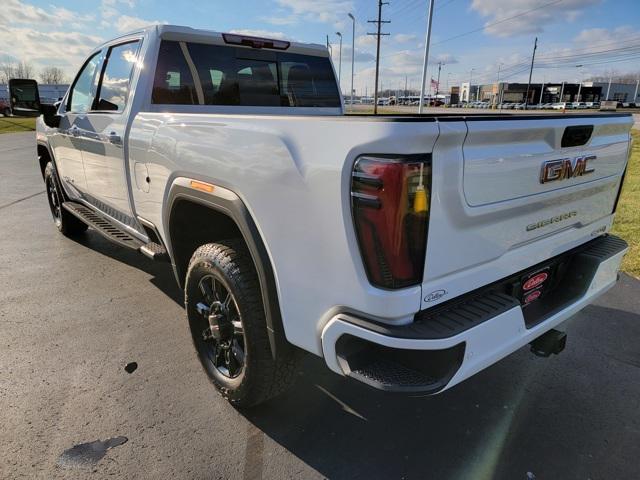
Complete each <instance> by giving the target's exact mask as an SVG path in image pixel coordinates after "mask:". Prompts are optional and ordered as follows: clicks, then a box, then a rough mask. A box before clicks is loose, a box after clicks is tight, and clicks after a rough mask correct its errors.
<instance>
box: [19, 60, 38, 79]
mask: <svg viewBox="0 0 640 480" xmlns="http://www.w3.org/2000/svg"><path fill="white" fill-rule="evenodd" d="M33 75H35V69H34V68H33V65H31V64H30V63H28V62H19V63H18V64H17V65H16V66H15V71H14V77H15V78H32V77H33Z"/></svg>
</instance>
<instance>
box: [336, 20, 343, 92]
mask: <svg viewBox="0 0 640 480" xmlns="http://www.w3.org/2000/svg"><path fill="white" fill-rule="evenodd" d="M336 35H338V37H340V54H339V57H338V58H339V59H340V60H338V86H339V87H340V94H342V34H341V33H340V32H336Z"/></svg>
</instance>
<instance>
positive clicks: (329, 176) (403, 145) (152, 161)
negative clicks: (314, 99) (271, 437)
mask: <svg viewBox="0 0 640 480" xmlns="http://www.w3.org/2000/svg"><path fill="white" fill-rule="evenodd" d="M437 134H438V127H437V123H436V122H434V121H428V122H425V121H422V122H401V123H396V122H390V121H381V120H370V119H366V118H363V119H357V118H345V117H318V116H315V117H314V116H271V115H254V116H249V115H216V114H186V113H183V114H179V113H172V114H170V113H139V114H138V115H137V116H136V118H135V120H134V122H133V125H132V128H131V134H130V152H131V153H130V155H131V159H130V160H131V161H130V168H131V172H130V174H131V177H132V179H133V181H132V184H133V196H134V200H135V205H136V209H137V213H138V214H139V215H141V216H142V217H144V218H146V219H148V220H150V221H152V222H153V223H154V224H155V225H157V226H158V227H159V229H160V231H161V234H162V235H163V236H164V240H165V241H166V239H167V234H168V231H169V230H168V225H165V224H164V216H163V213H164V212H163V208H164V204H165V200H166V198H167V193H168V191H169V188H170V185H171V183H172V181H173V180H174V179H175V178H176V177H190V178H196V179H198V180H203V181H206V182H210V183H213V184H216V185H220V186H223V187H225V188H228V189H230V190H232V191H233V192H235V193H236V194H237V195H238V196H239V197H240V198H241V199H242V200H243V201H244V203H245V205H246V206H247V208H248V210H249V211H250V213H251V215H252V216H253V219H254V221H255V223H256V225H257V227H258V230H259V231H260V234H261V235H262V240H263V242H264V244H265V245H266V248H267V250H268V253H269V256H270V259H271V262H272V266H273V270H274V272H275V276H276V284H277V288H278V295H279V300H280V307H281V311H282V318H283V323H284V327H285V331H286V336H287V339H288V340H289V341H290V342H292V343H294V344H295V345H298V346H300V347H302V348H305V349H306V350H309V351H312V352H315V353H317V354H320V353H321V347H320V340H319V338H320V332H321V330H322V327H323V326H324V323H325V322H326V321H328V319H329V318H330V317H331V314H332V312H335V311H336V309H340V308H342V307H343V306H349V308H350V309H352V310H354V311H360V312H363V313H366V314H368V315H372V316H377V317H383V318H386V319H388V320H390V321H392V322H408V321H410V320H411V319H412V316H413V314H414V313H415V312H416V311H417V310H418V309H419V308H420V298H421V289H420V286H415V287H411V288H407V289H404V290H401V291H396V292H387V291H384V290H380V289H376V288H373V287H371V286H370V285H369V284H368V281H367V277H366V274H365V273H364V269H363V266H362V263H361V259H360V254H359V251H358V248H357V245H356V240H355V237H354V234H353V228H352V221H351V213H350V204H349V195H348V191H349V183H350V173H351V168H352V165H353V162H354V160H355V158H356V157H357V156H359V155H361V154H364V153H395V154H398V153H407V154H410V153H429V152H431V151H432V149H433V145H434V143H435V141H436V138H437ZM141 172H142V173H148V176H149V178H150V183H149V184H148V188H147V187H144V186H143V182H142V181H141V178H140V174H141ZM145 188H147V189H148V192H145V191H144V190H145Z"/></svg>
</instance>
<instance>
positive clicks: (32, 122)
mask: <svg viewBox="0 0 640 480" xmlns="http://www.w3.org/2000/svg"><path fill="white" fill-rule="evenodd" d="M35 129H36V119H35V117H29V118H25V117H0V133H15V132H30V131H33V130H35Z"/></svg>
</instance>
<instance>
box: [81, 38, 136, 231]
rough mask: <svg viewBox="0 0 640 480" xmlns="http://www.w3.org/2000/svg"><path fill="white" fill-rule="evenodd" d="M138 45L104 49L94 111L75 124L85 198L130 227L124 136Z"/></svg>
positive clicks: (130, 214) (132, 219) (130, 207)
mask: <svg viewBox="0 0 640 480" xmlns="http://www.w3.org/2000/svg"><path fill="white" fill-rule="evenodd" d="M139 45H140V40H132V41H128V42H125V43H121V44H117V45H113V46H111V47H109V48H108V49H107V51H106V56H105V61H104V64H103V67H102V73H101V76H100V80H99V82H98V91H97V95H96V99H95V102H94V104H93V108H92V110H91V112H90V113H89V114H88V115H87V116H86V118H85V119H84V121H83V122H82V124H79V125H78V127H79V131H78V136H79V137H80V138H81V139H82V143H83V146H82V156H83V163H84V170H85V173H86V178H87V189H86V194H85V199H86V200H87V201H88V202H89V203H91V204H93V205H94V206H95V207H96V208H98V209H99V210H102V211H103V212H104V213H107V214H108V215H109V216H111V217H113V218H115V219H116V220H118V221H120V222H121V223H123V224H125V225H129V226H132V227H133V226H135V225H136V222H135V219H134V218H133V209H132V206H131V203H130V200H129V188H128V183H127V182H128V180H127V175H126V172H127V168H126V151H125V136H126V133H127V131H126V128H127V119H128V108H127V106H128V103H129V101H128V100H129V89H130V86H131V77H132V73H133V71H134V66H135V64H136V62H137V58H138V50H139Z"/></svg>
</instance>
